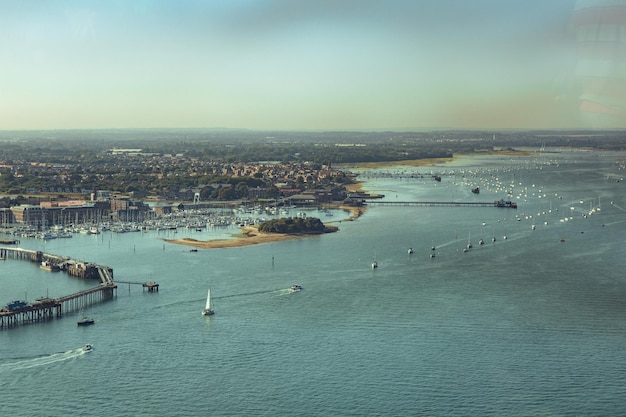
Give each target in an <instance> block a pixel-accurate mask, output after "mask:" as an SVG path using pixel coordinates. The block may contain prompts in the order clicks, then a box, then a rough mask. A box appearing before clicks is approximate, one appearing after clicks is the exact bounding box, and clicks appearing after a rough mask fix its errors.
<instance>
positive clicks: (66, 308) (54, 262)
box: [0, 248, 159, 329]
mask: <svg viewBox="0 0 626 417" xmlns="http://www.w3.org/2000/svg"><path fill="white" fill-rule="evenodd" d="M0 258H1V259H16V260H27V261H30V262H33V263H38V264H39V265H46V268H45V269H48V268H49V266H54V267H55V268H58V270H60V271H65V272H67V274H68V275H70V276H74V277H77V278H82V279H93V280H98V281H99V284H98V285H97V286H95V287H93V288H88V289H86V290H82V291H79V292H76V293H73V294H68V295H64V296H61V297H58V298H48V297H43V298H39V299H37V300H35V301H34V302H32V303H27V302H26V301H13V302H11V303H9V304H8V305H7V306H6V307H4V308H2V309H0V329H8V328H12V327H16V326H18V325H20V324H28V323H34V322H42V321H48V320H51V319H53V318H61V317H62V316H63V313H64V312H65V313H67V312H72V311H78V310H80V309H83V308H85V307H87V306H89V305H92V304H96V303H100V302H103V301H107V300H111V299H112V298H114V297H116V296H117V283H116V282H115V281H114V279H113V269H111V268H109V267H108V266H104V265H98V264H94V263H89V262H82V261H77V260H74V259H70V258H67V257H61V256H56V255H52V254H49V253H44V252H41V251H32V250H27V249H21V248H0ZM42 268H43V266H42ZM123 282H124V283H129V281H123ZM130 283H133V284H134V283H135V282H130ZM136 284H141V285H143V287H144V288H147V289H148V291H149V292H158V291H159V284H157V283H156V282H147V283H143V282H142V283H136Z"/></svg>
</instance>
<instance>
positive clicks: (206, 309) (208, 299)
mask: <svg viewBox="0 0 626 417" xmlns="http://www.w3.org/2000/svg"><path fill="white" fill-rule="evenodd" d="M214 313H215V312H214V311H213V307H212V306H211V289H210V288H209V292H208V293H207V296H206V306H205V307H204V310H202V315H203V316H211V315H213V314H214Z"/></svg>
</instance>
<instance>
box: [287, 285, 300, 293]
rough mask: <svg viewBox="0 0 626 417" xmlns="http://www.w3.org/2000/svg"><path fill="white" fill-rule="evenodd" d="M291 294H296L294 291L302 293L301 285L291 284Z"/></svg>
mask: <svg viewBox="0 0 626 417" xmlns="http://www.w3.org/2000/svg"><path fill="white" fill-rule="evenodd" d="M290 289H291V292H296V291H302V285H299V284H293V285H292V286H291V287H290Z"/></svg>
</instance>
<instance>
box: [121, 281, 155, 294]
mask: <svg viewBox="0 0 626 417" xmlns="http://www.w3.org/2000/svg"><path fill="white" fill-rule="evenodd" d="M115 282H116V283H118V284H128V291H129V292H130V286H131V285H141V286H142V288H143V289H144V290H145V289H148V292H159V284H157V283H156V282H140V281H115Z"/></svg>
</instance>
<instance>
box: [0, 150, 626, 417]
mask: <svg viewBox="0 0 626 417" xmlns="http://www.w3.org/2000/svg"><path fill="white" fill-rule="evenodd" d="M625 157H626V155H625V154H623V153H622V154H617V153H603V154H599V153H592V152H574V151H563V152H561V153H555V154H545V155H542V156H540V157H537V156H532V157H520V158H509V157H497V156H482V157H467V158H461V159H459V160H457V161H455V162H454V163H453V164H448V165H445V166H444V165H442V166H439V167H434V168H432V169H433V170H435V171H437V172H439V173H443V174H444V175H443V181H442V182H441V183H437V182H435V181H433V180H432V179H430V178H428V177H427V178H412V179H411V178H406V177H405V176H403V175H400V174H404V173H406V172H408V171H409V169H407V168H400V167H398V168H393V169H388V170H379V171H378V173H380V172H381V171H387V172H391V173H395V174H398V175H397V177H401V178H381V177H375V176H371V177H370V178H369V179H368V181H367V183H366V184H365V188H366V189H368V190H370V191H372V192H380V193H383V194H385V196H386V197H385V199H388V200H391V201H394V200H396V201H403V200H437V201H438V200H443V201H446V200H452V199H454V200H460V201H493V200H496V199H500V198H503V197H504V198H508V197H507V195H506V191H503V190H500V189H497V187H499V185H498V186H497V185H495V184H504V185H503V187H504V188H507V189H509V191H510V188H513V189H514V192H513V193H512V197H511V199H512V200H514V201H517V202H518V204H519V206H520V208H519V209H518V210H517V211H516V210H510V209H498V208H491V207H481V208H478V207H467V208H461V207H380V206H379V207H372V208H370V209H369V210H368V211H367V212H366V214H365V215H364V216H363V217H361V218H360V219H359V220H357V221H355V222H345V221H344V222H341V223H337V225H338V226H339V227H340V231H339V232H338V233H333V234H329V235H325V236H318V237H312V238H306V239H300V240H290V241H285V242H278V243H271V244H263V245H256V246H249V247H242V248H230V249H213V250H199V251H198V252H189V248H188V247H186V246H178V245H172V244H167V243H164V242H163V240H162V239H161V238H163V237H168V238H171V237H184V236H185V233H187V234H189V235H190V237H193V238H200V237H201V236H202V235H201V234H200V233H199V232H195V231H193V232H191V231H182V230H179V231H178V233H177V234H176V236H172V235H167V234H165V233H163V232H161V233H160V234H159V233H157V232H150V233H128V234H112V233H103V234H101V235H94V236H82V235H76V236H75V237H74V238H72V239H56V240H53V241H48V242H45V243H44V242H43V241H40V240H31V239H23V240H22V242H21V246H22V247H25V248H29V249H38V250H45V251H48V252H50V253H54V254H59V255H67V256H72V257H74V258H78V259H84V260H88V261H93V262H98V263H101V264H105V265H109V266H111V267H112V268H113V269H114V274H115V277H116V278H117V279H120V280H132V281H151V280H154V281H157V282H158V283H159V284H160V286H161V287H160V292H159V293H148V292H142V290H141V287H139V286H130V287H129V286H128V285H125V284H120V286H119V288H118V293H117V294H118V296H117V298H116V299H114V300H113V301H111V302H106V303H102V304H98V305H95V306H92V307H89V308H88V310H87V311H85V313H86V314H88V315H89V316H91V317H93V318H95V319H96V324H95V325H94V326H89V327H84V328H83V327H78V326H76V320H77V319H78V316H79V315H80V314H79V313H76V314H74V315H72V316H69V315H68V316H65V317H64V318H62V319H59V320H53V321H51V322H49V323H44V324H34V325H26V326H20V327H18V328H16V329H11V330H5V331H1V332H0V378H1V379H2V381H3V389H2V398H3V401H2V402H0V414H1V415H11V416H32V415H48V416H65V415H83V416H90V415H94V416H95V415H98V416H100V415H110V416H161V415H190V416H191V415H193V416H196V415H219V416H249V415H266V416H329V415H333V416H362V415H370V416H376V415H434V416H457V415H458V416H467V415H497V416H501V415H508V416H515V415H519V416H528V415H550V416H574V415H575V416H581V415H589V416H597V415H621V414H624V413H625V412H626V405H624V404H625V403H626V402H625V400H626V391H625V390H624V387H625V386H626V360H625V359H626V321H625V320H624V316H625V313H626V303H625V301H626V276H624V274H623V271H624V270H625V269H626V249H625V247H624V245H623V239H624V236H625V234H624V231H625V230H626V192H624V184H625V183H624V182H618V181H617V180H618V179H619V178H620V177H621V175H623V173H624V168H623V163H624V160H625ZM428 169H430V168H428ZM419 171H420V172H425V171H426V169H425V168H421V169H420V170H419ZM496 178H497V180H496ZM512 183H514V184H515V186H514V187H511V184H512ZM533 184H534V187H533ZM475 185H480V188H481V193H480V194H479V195H475V194H472V193H471V191H470V190H471V188H472V187H473V186H475ZM539 190H541V192H539ZM544 194H545V197H544ZM581 201H582V203H581ZM600 206H601V210H600V211H595V212H594V213H593V214H592V215H588V212H589V211H590V209H591V208H598V207H600ZM572 207H573V209H572ZM516 216H518V217H519V218H520V220H519V221H517V219H516ZM585 216H586V217H585ZM345 217H346V215H343V216H341V217H340V216H339V215H336V216H334V217H333V218H332V220H336V219H341V218H343V219H345ZM570 217H571V218H570ZM565 218H567V221H566V220H565ZM328 220H329V219H326V218H323V217H322V221H328ZM546 222H547V224H545V223H546ZM533 224H534V225H535V230H532V227H531V226H532V225H533ZM212 233H213V235H219V236H224V235H225V234H224V233H222V232H220V231H215V232H212ZM505 235H506V237H507V239H506V240H505V239H504V236H505ZM493 237H495V238H496V241H495V242H492V238H493ZM479 239H483V240H484V242H485V244H484V245H479V243H478V242H479ZM468 240H471V241H472V243H473V248H472V249H471V250H469V251H467V252H464V251H463V249H464V247H465V246H466V244H467V241H468ZM561 240H563V241H561ZM432 246H435V247H436V250H435V253H436V257H435V258H431V257H430V254H431V247H432ZM409 247H413V249H414V251H415V252H414V253H413V254H412V255H409V254H408V253H407V249H408V248H409ZM374 258H375V259H376V260H377V261H378V263H379V268H378V269H376V270H372V269H371V268H370V264H371V262H372V260H373V259H374ZM0 268H1V270H2V273H1V275H0V288H2V291H1V293H0V298H1V299H0V304H4V303H7V302H9V301H11V300H13V299H21V298H24V296H27V297H28V298H29V299H34V298H36V297H38V296H41V295H45V294H46V292H48V293H49V295H50V296H57V295H61V294H65V293H69V292H73V291H77V290H80V289H82V288H85V287H88V286H90V285H92V283H84V282H82V281H80V280H76V279H72V278H69V277H67V276H66V275H65V274H63V273H60V274H51V273H49V272H46V271H42V270H40V269H39V268H38V267H37V266H36V265H34V264H30V263H27V262H22V261H13V260H7V261H3V262H2V263H0ZM294 283H298V284H301V285H302V286H303V287H304V289H303V291H301V292H296V293H291V292H289V290H288V289H289V287H290V286H291V285H292V284H294ZM208 286H210V287H211V292H212V296H213V297H212V298H213V299H214V304H215V306H214V307H215V310H216V313H215V315H214V316H210V317H203V316H201V314H200V312H201V310H202V308H203V307H204V302H205V297H206V290H207V287H208ZM85 343H92V344H93V345H94V347H95V349H94V351H93V352H89V353H83V352H82V351H81V350H80V348H81V347H82V345H84V344H85Z"/></svg>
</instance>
